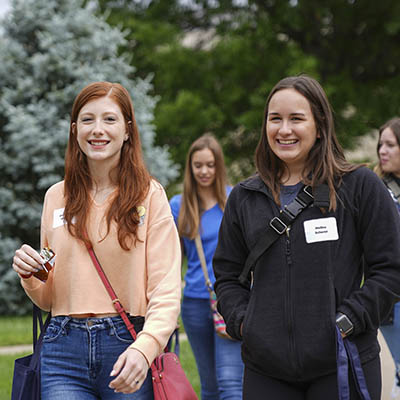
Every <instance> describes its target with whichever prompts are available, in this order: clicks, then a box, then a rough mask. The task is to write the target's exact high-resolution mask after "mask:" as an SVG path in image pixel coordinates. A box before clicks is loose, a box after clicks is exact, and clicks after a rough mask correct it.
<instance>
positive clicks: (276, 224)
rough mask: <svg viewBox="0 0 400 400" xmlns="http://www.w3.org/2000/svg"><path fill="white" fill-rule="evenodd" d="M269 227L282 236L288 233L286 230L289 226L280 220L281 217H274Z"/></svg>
mask: <svg viewBox="0 0 400 400" xmlns="http://www.w3.org/2000/svg"><path fill="white" fill-rule="evenodd" d="M269 226H270V227H271V228H272V229H273V230H274V231H275V232H276V233H277V234H278V235H282V234H283V233H284V232H286V229H287V228H288V226H287V225H286V224H285V223H284V222H283V221H282V220H281V219H280V218H279V217H274V218H272V219H271V221H269Z"/></svg>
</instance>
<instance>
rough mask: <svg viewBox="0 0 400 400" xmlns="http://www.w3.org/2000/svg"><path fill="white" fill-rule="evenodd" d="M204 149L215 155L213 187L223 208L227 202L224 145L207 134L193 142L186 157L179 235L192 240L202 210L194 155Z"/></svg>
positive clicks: (196, 230)
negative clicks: (193, 161) (194, 173)
mask: <svg viewBox="0 0 400 400" xmlns="http://www.w3.org/2000/svg"><path fill="white" fill-rule="evenodd" d="M203 149H210V150H211V152H212V153H213V155H214V159H215V180H214V183H213V189H214V193H215V196H216V198H217V202H218V205H219V206H220V208H221V210H224V209H225V203H226V184H227V179H226V170H225V163H224V154H223V151H222V147H221V145H220V144H219V143H218V141H217V139H215V137H214V136H212V135H210V134H205V135H203V136H201V137H199V138H198V139H197V140H195V141H194V142H193V143H192V145H191V146H190V148H189V152H188V154H187V157H186V164H185V174H184V178H183V194H182V205H181V209H180V212H179V217H178V231H179V235H180V236H185V237H188V238H189V239H192V240H193V239H194V238H195V236H196V235H197V232H198V231H199V225H200V212H201V210H200V199H199V194H198V190H197V189H198V188H197V183H196V180H195V178H194V175H193V171H192V157H193V154H194V153H195V152H196V151H199V150H203Z"/></svg>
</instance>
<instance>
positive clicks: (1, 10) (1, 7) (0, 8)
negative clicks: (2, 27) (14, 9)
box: [0, 0, 10, 17]
mask: <svg viewBox="0 0 400 400" xmlns="http://www.w3.org/2000/svg"><path fill="white" fill-rule="evenodd" d="M9 8H10V1H9V0H0V17H2V16H3V15H4V14H5V13H6V12H7V11H8V10H9Z"/></svg>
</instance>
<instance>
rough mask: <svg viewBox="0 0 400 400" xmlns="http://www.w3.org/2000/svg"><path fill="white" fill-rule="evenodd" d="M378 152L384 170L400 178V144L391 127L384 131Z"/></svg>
mask: <svg viewBox="0 0 400 400" xmlns="http://www.w3.org/2000/svg"><path fill="white" fill-rule="evenodd" d="M378 154H379V162H380V165H381V169H382V171H383V172H384V173H385V174H390V173H392V174H393V175H395V176H397V177H399V178H400V146H399V143H398V142H397V139H396V136H395V135H394V133H393V131H392V129H391V128H386V129H384V130H383V131H382V133H381V137H380V138H379V152H378Z"/></svg>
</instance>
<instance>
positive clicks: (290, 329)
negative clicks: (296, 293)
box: [286, 227, 300, 378]
mask: <svg viewBox="0 0 400 400" xmlns="http://www.w3.org/2000/svg"><path fill="white" fill-rule="evenodd" d="M286 260H287V266H288V277H287V304H288V332H289V351H290V353H289V354H291V355H292V357H291V360H292V366H293V368H294V373H295V375H296V376H297V377H298V378H299V377H300V376H299V372H298V371H300V365H299V364H300V363H299V361H298V355H297V350H296V342H295V337H294V317H293V306H292V252H291V247H290V227H289V228H288V229H287V230H286Z"/></svg>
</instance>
